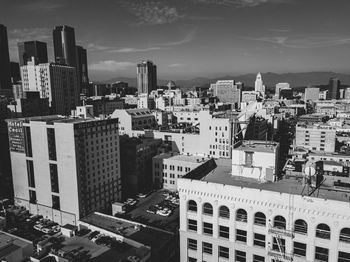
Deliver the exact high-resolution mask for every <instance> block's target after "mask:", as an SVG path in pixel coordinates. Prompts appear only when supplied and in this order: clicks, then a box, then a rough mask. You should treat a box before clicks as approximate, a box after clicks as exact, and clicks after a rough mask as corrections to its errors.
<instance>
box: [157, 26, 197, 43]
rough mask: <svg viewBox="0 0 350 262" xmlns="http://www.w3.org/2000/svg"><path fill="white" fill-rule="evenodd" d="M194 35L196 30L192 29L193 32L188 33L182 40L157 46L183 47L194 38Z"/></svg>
mask: <svg viewBox="0 0 350 262" xmlns="http://www.w3.org/2000/svg"><path fill="white" fill-rule="evenodd" d="M196 33H197V29H193V30H191V31H189V32H188V33H187V34H186V35H185V37H184V38H183V39H181V40H179V41H172V42H167V43H162V44H158V45H161V46H176V45H183V44H186V43H189V42H191V41H192V40H193V39H194V38H195V35H196Z"/></svg>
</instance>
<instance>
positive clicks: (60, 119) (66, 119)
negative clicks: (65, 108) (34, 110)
mask: <svg viewBox="0 0 350 262" xmlns="http://www.w3.org/2000/svg"><path fill="white" fill-rule="evenodd" d="M99 120H100V119H97V118H79V117H71V116H62V115H50V116H34V117H24V118H15V119H7V121H18V122H25V123H29V122H30V121H34V122H46V123H47V124H52V123H83V122H94V121H99Z"/></svg>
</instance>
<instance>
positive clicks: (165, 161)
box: [152, 153, 210, 191]
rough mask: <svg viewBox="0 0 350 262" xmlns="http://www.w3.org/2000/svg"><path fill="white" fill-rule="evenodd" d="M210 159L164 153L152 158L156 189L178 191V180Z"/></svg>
mask: <svg viewBox="0 0 350 262" xmlns="http://www.w3.org/2000/svg"><path fill="white" fill-rule="evenodd" d="M209 160H210V159H209V158H207V157H202V156H193V155H180V154H174V153H163V154H160V155H157V156H154V157H153V158H152V179H153V184H154V186H155V187H156V188H164V189H167V190H170V191H177V179H178V178H181V177H183V176H184V175H186V174H187V173H188V172H190V171H191V170H193V169H195V168H197V167H199V166H201V165H203V164H204V163H206V162H207V161H209Z"/></svg>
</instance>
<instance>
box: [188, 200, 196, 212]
mask: <svg viewBox="0 0 350 262" xmlns="http://www.w3.org/2000/svg"><path fill="white" fill-rule="evenodd" d="M187 210H188V211H193V212H197V203H196V201H194V200H190V201H188V204H187Z"/></svg>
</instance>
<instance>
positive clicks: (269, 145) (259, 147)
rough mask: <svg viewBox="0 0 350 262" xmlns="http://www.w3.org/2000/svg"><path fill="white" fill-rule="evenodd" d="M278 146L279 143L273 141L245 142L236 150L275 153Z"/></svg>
mask: <svg viewBox="0 0 350 262" xmlns="http://www.w3.org/2000/svg"><path fill="white" fill-rule="evenodd" d="M278 145H279V143H275V142H271V141H258V140H249V141H243V144H242V145H241V146H239V147H237V148H236V149H235V150H241V151H250V152H264V153H273V152H275V150H276V148H277V147H278Z"/></svg>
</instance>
